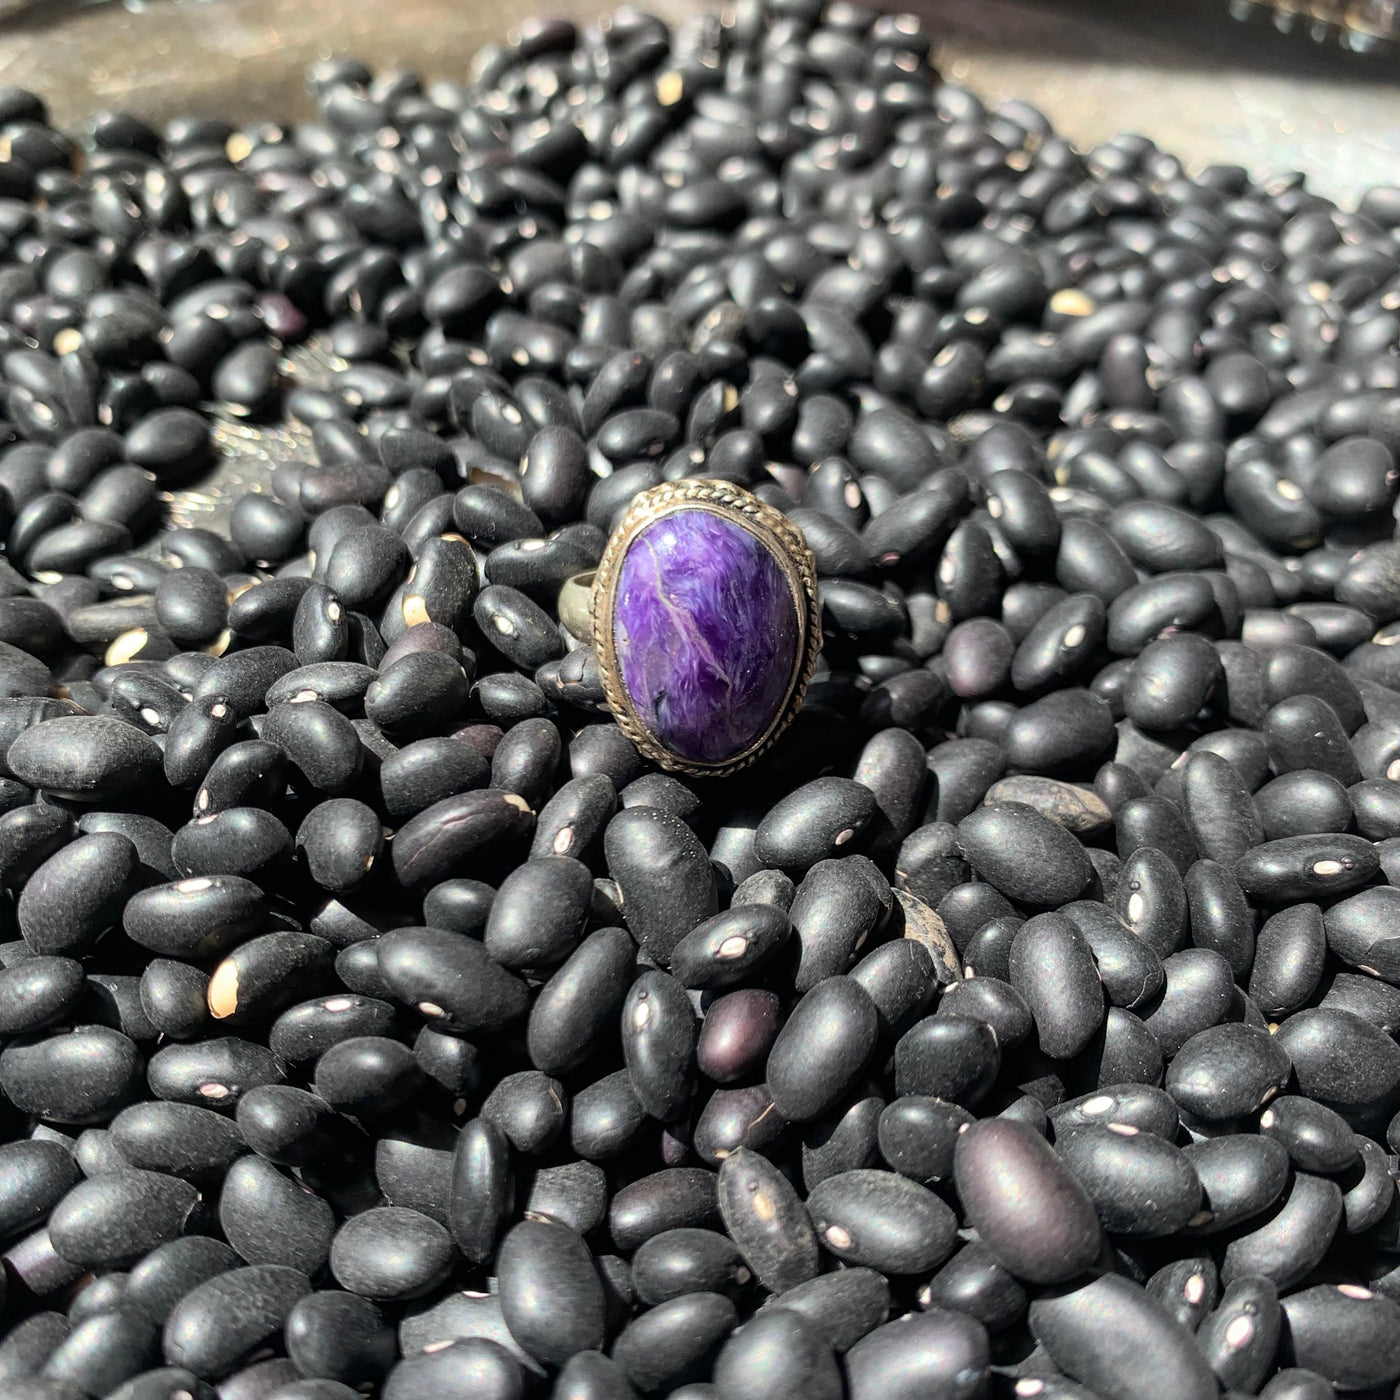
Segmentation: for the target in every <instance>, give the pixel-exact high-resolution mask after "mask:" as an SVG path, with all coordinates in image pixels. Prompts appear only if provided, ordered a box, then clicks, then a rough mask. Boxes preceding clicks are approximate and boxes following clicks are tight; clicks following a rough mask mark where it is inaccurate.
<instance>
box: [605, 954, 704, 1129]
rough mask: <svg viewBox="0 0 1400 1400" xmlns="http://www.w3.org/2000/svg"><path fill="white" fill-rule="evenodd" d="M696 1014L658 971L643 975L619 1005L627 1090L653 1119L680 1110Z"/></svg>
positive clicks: (692, 1049) (688, 1081)
mask: <svg viewBox="0 0 1400 1400" xmlns="http://www.w3.org/2000/svg"><path fill="white" fill-rule="evenodd" d="M695 1039H696V1027H695V1015H694V1012H693V1011H692V1010H691V1006H690V999H689V997H687V995H686V993H685V989H684V988H683V987H682V985H681V984H680V983H679V982H677V981H676V980H675V978H673V977H668V976H667V975H666V974H665V973H662V972H644V973H643V974H642V975H641V976H640V977H639V978H638V979H637V980H636V981H635V982H634V983H633V984H632V986H631V987H630V988H629V989H628V993H627V996H626V998H625V1000H624V1001H623V1004H622V1050H623V1055H624V1057H625V1059H626V1062H627V1069H628V1072H629V1074H630V1075H631V1077H632V1087H633V1089H634V1090H635V1091H636V1094H637V1098H638V1099H639V1100H640V1102H641V1104H642V1106H643V1107H644V1108H645V1109H646V1110H647V1112H648V1113H650V1114H651V1115H652V1117H654V1118H658V1119H660V1120H661V1122H663V1123H665V1122H669V1121H671V1120H672V1119H674V1118H677V1117H679V1116H680V1115H681V1113H682V1112H683V1111H684V1109H685V1106H686V1102H687V1100H688V1099H689V1097H690V1090H691V1067H692V1064H693V1061H694V1056H695Z"/></svg>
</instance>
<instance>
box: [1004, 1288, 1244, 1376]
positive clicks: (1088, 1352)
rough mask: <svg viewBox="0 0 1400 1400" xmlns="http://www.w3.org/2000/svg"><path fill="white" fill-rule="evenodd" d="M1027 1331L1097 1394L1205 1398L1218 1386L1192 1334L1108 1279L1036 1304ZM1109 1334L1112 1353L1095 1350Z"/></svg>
mask: <svg viewBox="0 0 1400 1400" xmlns="http://www.w3.org/2000/svg"><path fill="white" fill-rule="evenodd" d="M1030 1325H1031V1330H1032V1332H1033V1334H1034V1335H1035V1337H1036V1338H1037V1339H1038V1340H1039V1342H1040V1344H1041V1345H1042V1346H1043V1347H1044V1348H1045V1350H1046V1351H1047V1352H1048V1353H1049V1354H1050V1358H1051V1360H1052V1361H1054V1363H1055V1364H1056V1365H1057V1366H1058V1367H1059V1368H1060V1369H1061V1370H1062V1371H1064V1372H1065V1373H1066V1374H1067V1375H1069V1376H1071V1377H1073V1378H1074V1379H1076V1380H1078V1381H1081V1382H1082V1383H1083V1384H1085V1385H1087V1386H1089V1387H1090V1388H1091V1389H1092V1390H1094V1391H1097V1392H1104V1393H1108V1394H1113V1395H1121V1396H1123V1397H1125V1400H1138V1397H1142V1398H1143V1400H1146V1397H1149V1396H1156V1395H1162V1396H1166V1395H1176V1396H1182V1397H1187V1396H1189V1397H1193V1400H1194V1397H1198V1396H1199V1397H1202V1400H1205V1397H1208V1396H1210V1395H1211V1394H1213V1393H1215V1391H1216V1389H1217V1387H1216V1382H1215V1378H1214V1376H1213V1375H1212V1374H1211V1371H1210V1367H1209V1366H1208V1365H1207V1363H1206V1360H1205V1357H1204V1356H1203V1355H1202V1353H1201V1352H1200V1351H1199V1350H1198V1349H1197V1348H1196V1347H1195V1346H1194V1345H1192V1342H1191V1338H1190V1335H1189V1334H1188V1333H1187V1332H1186V1331H1185V1330H1184V1329H1182V1328H1180V1327H1178V1326H1177V1325H1176V1323H1175V1322H1174V1321H1173V1320H1172V1319H1171V1318H1170V1316H1169V1315H1168V1314H1167V1313H1166V1311H1165V1310H1164V1309H1163V1308H1162V1306H1161V1305H1160V1304H1159V1303H1158V1302H1157V1301H1156V1300H1155V1299H1153V1298H1152V1297H1151V1296H1150V1295H1149V1294H1147V1293H1146V1292H1145V1291H1144V1290H1143V1289H1142V1288H1141V1287H1139V1286H1138V1285H1137V1284H1135V1283H1133V1282H1132V1281H1131V1280H1129V1279H1126V1278H1123V1277H1121V1276H1120V1275H1117V1274H1104V1275H1102V1276H1101V1277H1099V1278H1097V1279H1094V1280H1093V1281H1091V1282H1089V1283H1086V1284H1081V1285H1080V1286H1079V1287H1077V1288H1074V1289H1070V1290H1067V1291H1064V1292H1061V1293H1059V1294H1054V1295H1049V1296H1046V1297H1043V1298H1038V1299H1036V1300H1035V1301H1034V1302H1032V1303H1031V1307H1030ZM1105 1329H1107V1330H1108V1331H1109V1332H1110V1333H1111V1335H1112V1336H1113V1337H1114V1339H1115V1344H1114V1345H1113V1346H1112V1347H1105V1346H1102V1345H1099V1344H1098V1339H1099V1337H1101V1336H1102V1335H1103V1332H1104V1330H1105Z"/></svg>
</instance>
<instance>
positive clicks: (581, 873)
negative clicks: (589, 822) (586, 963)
mask: <svg viewBox="0 0 1400 1400" xmlns="http://www.w3.org/2000/svg"><path fill="white" fill-rule="evenodd" d="M592 892H593V881H592V877H591V876H590V874H589V871H588V867H587V866H586V865H584V864H583V863H582V862H580V861H577V860H574V859H573V858H571V857H569V856H539V857H536V858H535V859H534V860H532V861H528V862H527V863H526V864H525V865H523V866H521V867H520V868H519V869H517V870H515V871H513V872H512V873H511V874H510V875H508V876H507V877H506V879H505V880H504V881H503V882H502V884H501V887H500V889H499V891H498V892H497V894H496V898H495V900H494V901H493V903H492V905H491V913H490V915H489V916H488V918H487V921H486V929H485V934H484V939H485V943H486V951H487V952H488V953H490V954H491V956H492V957H493V958H494V959H495V960H496V961H497V962H498V963H500V964H501V966H502V967H509V968H526V967H529V968H539V967H547V966H551V965H553V964H556V963H559V962H562V961H563V960H564V959H565V958H566V957H567V956H568V955H569V954H570V953H572V952H573V950H574V948H575V946H576V945H577V943H578V941H579V939H580V937H581V936H582V933H583V925H584V919H585V917H586V915H587V913H588V905H589V901H590V899H591V896H592Z"/></svg>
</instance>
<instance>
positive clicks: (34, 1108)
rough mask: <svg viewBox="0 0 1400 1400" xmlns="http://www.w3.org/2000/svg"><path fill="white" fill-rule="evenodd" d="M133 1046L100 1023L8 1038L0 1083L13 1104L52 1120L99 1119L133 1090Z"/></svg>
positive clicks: (136, 1058)
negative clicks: (33, 1036) (24, 1037)
mask: <svg viewBox="0 0 1400 1400" xmlns="http://www.w3.org/2000/svg"><path fill="white" fill-rule="evenodd" d="M140 1072H141V1056H140V1054H139V1053H138V1051H137V1049H136V1046H135V1045H134V1044H133V1043H132V1042H131V1041H130V1040H128V1039H127V1037H126V1036H124V1035H122V1034H120V1033H119V1032H118V1031H115V1030H111V1029H109V1028H107V1027H104V1026H79V1027H77V1028H75V1029H73V1030H69V1031H65V1032H63V1033H60V1034H58V1035H55V1036H49V1037H43V1036H41V1037H39V1038H30V1039H17V1040H14V1041H12V1042H11V1043H10V1044H9V1045H8V1046H7V1047H6V1048H5V1050H4V1051H3V1052H0V1088H3V1089H4V1091H5V1094H6V1097H7V1098H9V1100H10V1102H11V1103H13V1104H14V1105H15V1107H17V1108H19V1109H21V1110H22V1111H24V1112H26V1113H32V1114H34V1115H35V1116H36V1117H41V1118H44V1119H46V1120H48V1121H49V1122H53V1123H103V1122H107V1121H109V1120H110V1119H111V1117H112V1116H113V1114H115V1113H116V1112H117V1110H118V1109H120V1108H122V1107H123V1106H124V1105H125V1104H126V1103H127V1102H128V1101H129V1100H130V1099H131V1097H132V1096H133V1094H134V1092H135V1089H136V1085H137V1082H138V1077H139V1075H140Z"/></svg>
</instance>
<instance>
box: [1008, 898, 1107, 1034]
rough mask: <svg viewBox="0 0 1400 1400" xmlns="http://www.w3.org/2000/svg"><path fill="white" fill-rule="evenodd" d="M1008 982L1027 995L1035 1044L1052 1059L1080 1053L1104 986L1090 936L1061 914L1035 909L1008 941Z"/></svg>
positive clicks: (1097, 1020) (1099, 1012)
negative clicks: (1036, 912)
mask: <svg viewBox="0 0 1400 1400" xmlns="http://www.w3.org/2000/svg"><path fill="white" fill-rule="evenodd" d="M1009 970H1010V979H1009V980H1010V982H1011V985H1012V986H1013V987H1014V988H1015V989H1016V990H1017V991H1018V992H1020V994H1021V995H1022V996H1023V997H1024V998H1025V999H1026V1002H1027V1004H1028V1005H1029V1007H1030V1010H1031V1015H1032V1017H1033V1018H1034V1020H1035V1027H1036V1032H1037V1034H1038V1037H1039V1041H1040V1047H1041V1049H1042V1050H1043V1051H1044V1052H1045V1053H1046V1054H1047V1055H1050V1056H1052V1057H1053V1058H1056V1059H1069V1058H1070V1057H1072V1056H1074V1055H1076V1054H1078V1053H1079V1051H1080V1050H1082V1049H1083V1048H1084V1047H1085V1045H1087V1044H1088V1042H1089V1040H1090V1039H1091V1038H1092V1037H1093V1035H1094V1033H1095V1032H1096V1031H1097V1030H1098V1028H1099V1026H1100V1024H1101V1022H1102V1020H1103V986H1102V984H1101V982H1100V979H1099V973H1098V969H1097V968H1096V966H1095V963H1094V952H1093V949H1092V947H1091V946H1090V942H1089V940H1088V939H1087V938H1086V937H1085V935H1084V934H1083V933H1082V932H1081V931H1080V929H1079V928H1078V926H1077V925H1076V924H1075V923H1074V922H1073V920H1071V919H1070V918H1068V917H1066V916H1065V915H1064V914H1038V915H1036V917H1035V918H1033V919H1030V920H1029V921H1028V922H1027V923H1025V924H1024V925H1023V926H1022V928H1021V930H1020V931H1019V932H1018V933H1017V935H1016V938H1015V941H1014V942H1013V943H1012V945H1011V954H1010V964H1009Z"/></svg>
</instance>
